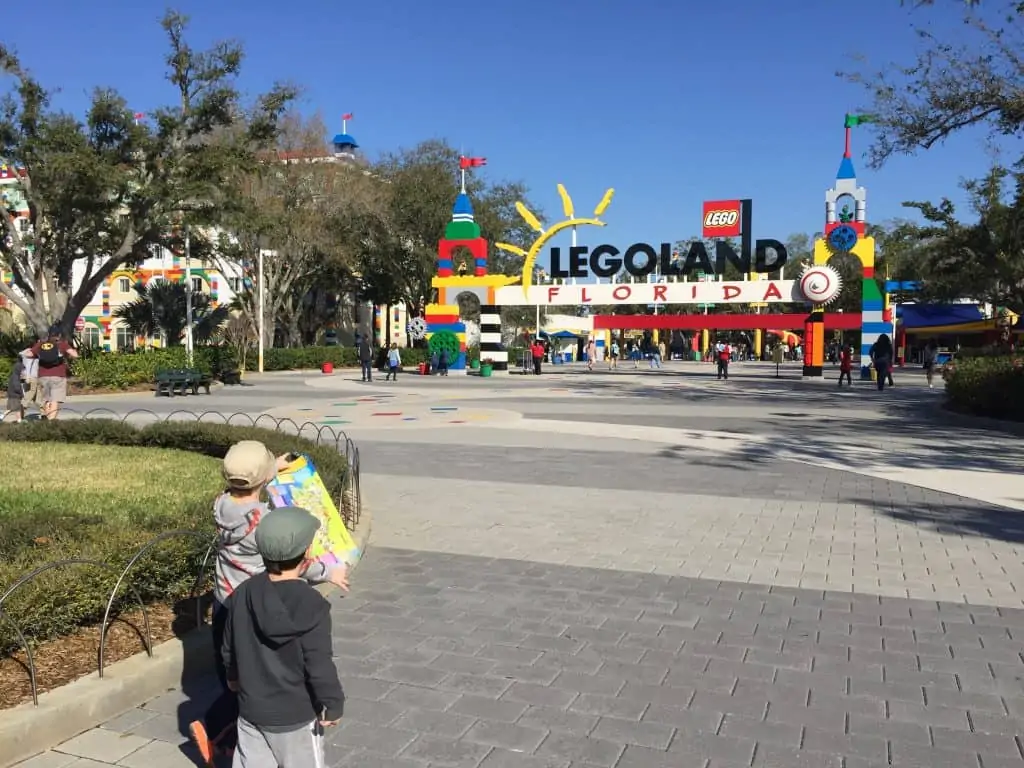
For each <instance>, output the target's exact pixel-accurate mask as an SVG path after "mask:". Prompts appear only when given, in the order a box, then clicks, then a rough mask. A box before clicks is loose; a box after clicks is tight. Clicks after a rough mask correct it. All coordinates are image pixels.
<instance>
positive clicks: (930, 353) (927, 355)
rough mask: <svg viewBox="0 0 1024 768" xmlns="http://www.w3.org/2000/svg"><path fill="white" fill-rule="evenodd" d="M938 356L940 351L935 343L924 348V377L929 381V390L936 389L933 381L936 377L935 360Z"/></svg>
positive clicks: (931, 342) (930, 343) (929, 343)
mask: <svg viewBox="0 0 1024 768" xmlns="http://www.w3.org/2000/svg"><path fill="white" fill-rule="evenodd" d="M938 355H939V350H938V348H937V347H936V346H935V342H934V341H929V342H928V344H927V345H926V346H925V348H924V376H925V378H926V379H928V389H934V388H935V384H933V383H932V379H933V378H934V377H935V359H936V358H937V357H938Z"/></svg>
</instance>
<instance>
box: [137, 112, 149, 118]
mask: <svg viewBox="0 0 1024 768" xmlns="http://www.w3.org/2000/svg"><path fill="white" fill-rule="evenodd" d="M145 116H146V113H145V112H136V113H135V119H136V120H141V119H142V118H144V117H145Z"/></svg>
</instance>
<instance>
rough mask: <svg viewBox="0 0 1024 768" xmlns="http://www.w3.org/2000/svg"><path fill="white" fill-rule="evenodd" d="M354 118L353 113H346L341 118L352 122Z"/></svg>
mask: <svg viewBox="0 0 1024 768" xmlns="http://www.w3.org/2000/svg"><path fill="white" fill-rule="evenodd" d="M352 117H353V115H352V113H351V112H346V113H345V114H344V115H342V116H341V119H342V120H351V119H352Z"/></svg>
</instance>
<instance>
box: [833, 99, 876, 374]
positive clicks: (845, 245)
mask: <svg viewBox="0 0 1024 768" xmlns="http://www.w3.org/2000/svg"><path fill="white" fill-rule="evenodd" d="M870 121H871V118H870V117H868V116H864V115H847V116H846V120H845V123H844V128H845V131H846V146H845V150H844V152H843V159H842V160H841V161H840V163H839V171H838V173H836V182H835V186H834V187H832V188H831V189H828V190H826V192H825V231H824V236H823V237H822V238H821V239H819V240H816V241H815V243H814V263H815V264H816V265H818V264H825V263H826V262H827V261H828V260H829V259H830V258H831V257H832V256H833V255H837V254H851V255H853V256H856V257H857V259H858V260H859V261H860V264H861V270H862V271H861V336H860V355H861V378H871V360H870V351H871V347H872V345H873V344H874V343H875V342H876V341H877V340H878V337H879V336H881V335H882V334H883V333H886V334H889V336H890V337H891V336H892V333H893V313H892V308H891V307H890V306H889V296H888V294H883V293H882V291H881V290H880V289H879V287H878V283H877V282H876V281H875V239H874V238H873V237H869V236H868V235H867V230H866V228H867V190H866V189H865V188H864V187H859V186H857V174H856V172H855V171H854V169H853V159H852V158H851V156H850V133H851V129H853V128H855V127H856V126H858V125H862V124H863V123H866V122H870ZM837 208H838V210H837Z"/></svg>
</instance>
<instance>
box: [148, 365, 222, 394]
mask: <svg viewBox="0 0 1024 768" xmlns="http://www.w3.org/2000/svg"><path fill="white" fill-rule="evenodd" d="M154 378H155V380H156V381H155V383H156V395H157V397H159V396H160V395H167V396H168V397H174V395H177V394H180V395H186V394H189V393H191V394H193V395H198V394H199V389H200V387H201V388H202V389H203V390H205V392H206V394H210V384H212V383H213V377H212V376H210V375H209V374H207V373H203V372H202V371H197V370H195V369H192V368H170V369H168V368H164V369H161V370H158V371H157V372H156V376H155V377H154Z"/></svg>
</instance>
